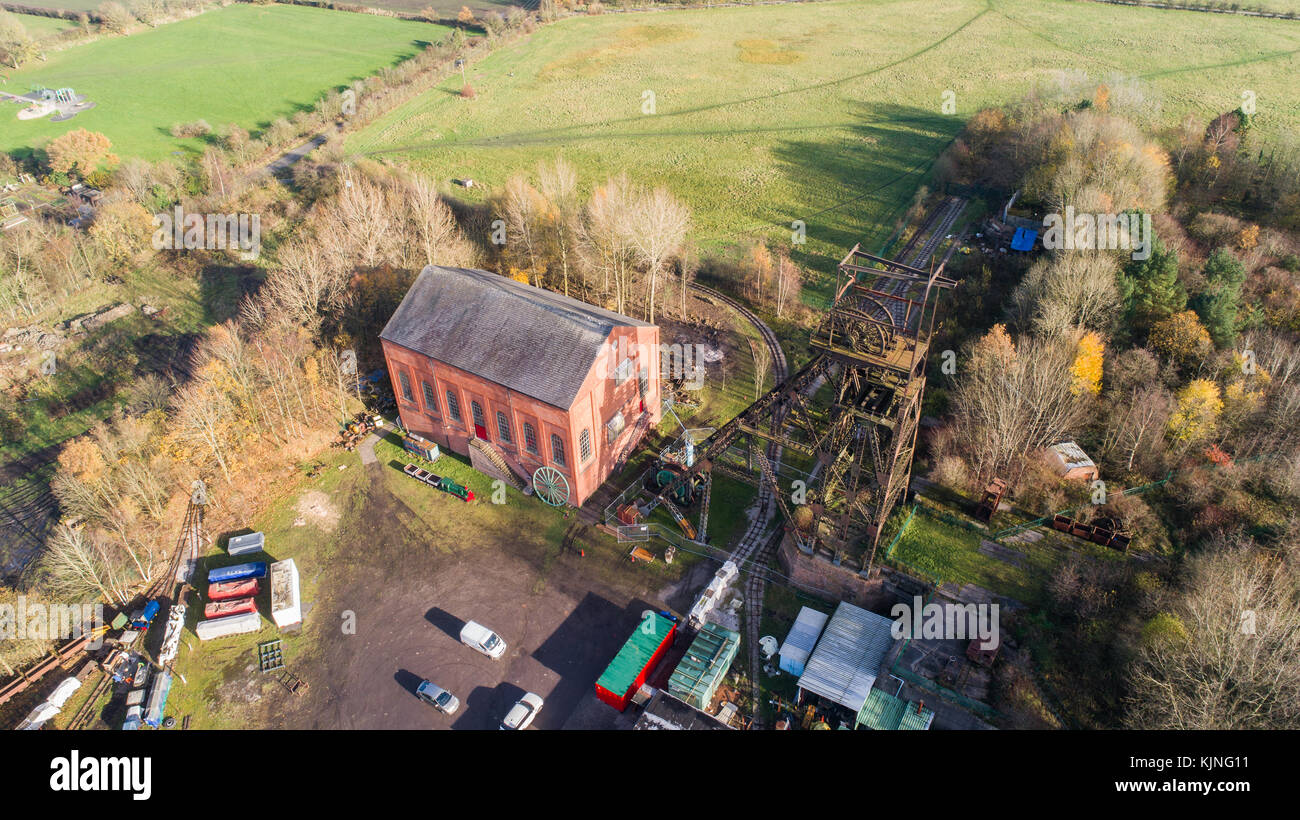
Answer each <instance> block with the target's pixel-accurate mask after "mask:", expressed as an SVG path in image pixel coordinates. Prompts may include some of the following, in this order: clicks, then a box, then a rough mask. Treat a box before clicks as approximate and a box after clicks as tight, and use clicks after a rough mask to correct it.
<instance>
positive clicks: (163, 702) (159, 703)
mask: <svg viewBox="0 0 1300 820" xmlns="http://www.w3.org/2000/svg"><path fill="white" fill-rule="evenodd" d="M171 689H172V676H171V673H170V672H160V673H158V676H157V677H155V678H154V679H153V688H152V689H150V690H149V698H148V699H147V700H146V701H145V702H144V722H145V724H146V725H148V726H152V727H154V728H155V729H157V728H158V727H160V726H162V720H163V710H164V709H166V708H167V693H168V692H170V691H171Z"/></svg>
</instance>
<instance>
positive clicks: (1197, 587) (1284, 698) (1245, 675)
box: [1128, 541, 1300, 729]
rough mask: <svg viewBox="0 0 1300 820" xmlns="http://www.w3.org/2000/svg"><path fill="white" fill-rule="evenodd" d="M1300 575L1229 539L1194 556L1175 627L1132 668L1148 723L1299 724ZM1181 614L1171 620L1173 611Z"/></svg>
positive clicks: (1140, 718) (1135, 704) (1138, 723)
mask: <svg viewBox="0 0 1300 820" xmlns="http://www.w3.org/2000/svg"><path fill="white" fill-rule="evenodd" d="M1298 599H1300V580H1298V579H1297V577H1296V574H1295V569H1294V567H1293V566H1291V565H1288V564H1287V563H1286V562H1283V561H1276V560H1270V559H1268V558H1266V557H1265V556H1263V555H1261V554H1259V553H1258V552H1256V551H1255V550H1254V549H1252V548H1251V547H1250V546H1248V545H1245V544H1243V543H1241V542H1240V541H1238V542H1236V543H1231V542H1229V543H1220V544H1218V545H1214V547H1213V548H1211V549H1209V550H1207V551H1206V552H1204V553H1202V554H1201V555H1199V556H1197V557H1195V558H1193V559H1191V567H1190V571H1189V573H1188V576H1187V578H1186V581H1185V585H1184V591H1183V592H1182V594H1181V596H1180V598H1179V600H1178V601H1177V606H1176V608H1175V609H1174V611H1173V612H1172V613H1169V615H1166V616H1165V618H1164V623H1165V624H1166V628H1163V629H1161V630H1158V631H1157V630H1149V631H1148V633H1147V635H1146V636H1145V638H1146V639H1145V640H1144V642H1143V644H1144V645H1143V647H1142V651H1141V654H1140V656H1139V658H1138V660H1137V662H1136V663H1135V664H1134V665H1133V667H1132V669H1131V673H1130V679H1131V686H1132V697H1131V709H1130V713H1129V718H1128V722H1129V724H1130V725H1131V726H1133V727H1134V728H1139V729H1292V728H1295V727H1296V726H1298V725H1300V697H1297V695H1296V693H1297V692H1300V607H1297V606H1296V601H1297V600H1298ZM1170 616H1172V617H1170Z"/></svg>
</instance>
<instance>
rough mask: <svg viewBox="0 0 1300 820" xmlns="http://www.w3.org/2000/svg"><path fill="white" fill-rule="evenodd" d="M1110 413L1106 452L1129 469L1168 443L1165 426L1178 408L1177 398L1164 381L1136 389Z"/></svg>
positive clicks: (1103, 441) (1104, 445)
mask: <svg viewBox="0 0 1300 820" xmlns="http://www.w3.org/2000/svg"><path fill="white" fill-rule="evenodd" d="M1117 409H1118V410H1119V412H1114V413H1112V414H1110V415H1109V416H1108V419H1107V426H1106V431H1105V434H1104V435H1103V438H1102V452H1103V453H1105V454H1106V455H1107V456H1108V457H1109V458H1111V459H1113V460H1114V461H1116V462H1122V463H1123V464H1124V469H1125V470H1126V471H1127V472H1132V471H1133V468H1134V465H1135V464H1138V463H1139V461H1140V460H1141V458H1140V457H1142V458H1150V457H1152V456H1154V455H1155V454H1156V453H1157V452H1158V448H1160V447H1162V445H1163V444H1164V431H1165V425H1166V424H1168V423H1169V416H1170V415H1171V414H1172V413H1173V411H1174V397H1173V395H1172V394H1170V392H1169V391H1168V390H1166V389H1165V388H1164V386H1162V385H1160V384H1144V385H1140V386H1138V387H1135V388H1133V390H1132V391H1131V392H1130V393H1129V395H1128V400H1127V401H1126V402H1125V404H1124V406H1123V407H1122V408H1117Z"/></svg>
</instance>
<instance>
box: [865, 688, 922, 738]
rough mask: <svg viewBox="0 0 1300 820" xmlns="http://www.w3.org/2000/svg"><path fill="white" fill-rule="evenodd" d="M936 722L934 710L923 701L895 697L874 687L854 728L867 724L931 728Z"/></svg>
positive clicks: (884, 727)
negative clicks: (927, 707) (916, 701)
mask: <svg viewBox="0 0 1300 820" xmlns="http://www.w3.org/2000/svg"><path fill="white" fill-rule="evenodd" d="M933 722H934V712H932V711H930V710H929V709H926V708H925V704H923V703H913V702H912V701H910V700H903V699H902V698H899V697H895V696H894V695H891V694H889V693H888V692H885V691H883V690H881V689H872V690H871V694H869V695H868V696H867V702H866V703H864V704H863V705H862V710H861V711H860V712H858V720H857V723H856V724H855V726H854V728H857V727H858V726H866V727H867V728H868V729H883V730H886V731H893V730H895V729H929V728H930V724H931V723H933Z"/></svg>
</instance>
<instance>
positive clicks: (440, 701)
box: [415, 680, 460, 715]
mask: <svg viewBox="0 0 1300 820" xmlns="http://www.w3.org/2000/svg"><path fill="white" fill-rule="evenodd" d="M415 696H416V697H417V698H419V699H420V700H422V701H424V702H425V703H427V704H429V705H430V706H432V707H433V708H435V709H437V710H438V711H439V712H442V713H443V714H447V715H454V714H455V713H456V710H457V709H459V708H460V701H459V700H458V699H457V698H456V696H455V695H453V694H452V693H451V692H448V691H447V690H446V689H443V688H442V687H441V686H438V685H437V684H434V683H430V682H429V681H427V680H426V681H421V682H420V685H419V687H418V688H417V689H416V690H415Z"/></svg>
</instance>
